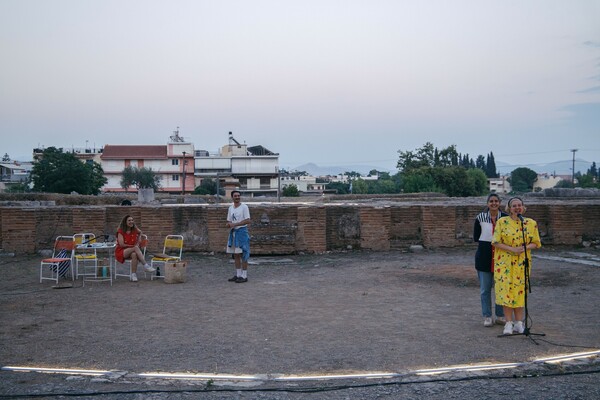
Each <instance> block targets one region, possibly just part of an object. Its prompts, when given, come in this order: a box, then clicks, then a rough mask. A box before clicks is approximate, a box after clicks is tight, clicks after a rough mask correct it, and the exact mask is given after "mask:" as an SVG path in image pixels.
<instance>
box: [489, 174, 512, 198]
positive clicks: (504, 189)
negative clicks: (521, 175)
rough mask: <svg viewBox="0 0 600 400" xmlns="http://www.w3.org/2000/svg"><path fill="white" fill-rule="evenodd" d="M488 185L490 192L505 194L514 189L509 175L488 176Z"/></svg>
mask: <svg viewBox="0 0 600 400" xmlns="http://www.w3.org/2000/svg"><path fill="white" fill-rule="evenodd" d="M488 187H489V189H490V193H498V194H503V193H510V192H511V191H512V187H511V186H510V182H509V181H508V176H501V177H498V178H488Z"/></svg>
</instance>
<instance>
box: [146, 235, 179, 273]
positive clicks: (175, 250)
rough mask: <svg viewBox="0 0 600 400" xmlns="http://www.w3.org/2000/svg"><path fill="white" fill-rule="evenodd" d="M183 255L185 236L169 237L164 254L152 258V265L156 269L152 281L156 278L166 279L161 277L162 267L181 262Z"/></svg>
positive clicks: (166, 240)
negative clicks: (169, 263)
mask: <svg viewBox="0 0 600 400" xmlns="http://www.w3.org/2000/svg"><path fill="white" fill-rule="evenodd" d="M182 253H183V236H182V235H167V237H165V244H164V246H163V252H162V254H157V255H155V256H154V257H152V260H151V261H150V265H151V266H152V267H154V268H156V273H154V274H152V275H151V276H150V280H152V279H154V278H164V275H160V266H161V265H162V266H163V267H164V265H165V263H167V262H171V261H181V255H182Z"/></svg>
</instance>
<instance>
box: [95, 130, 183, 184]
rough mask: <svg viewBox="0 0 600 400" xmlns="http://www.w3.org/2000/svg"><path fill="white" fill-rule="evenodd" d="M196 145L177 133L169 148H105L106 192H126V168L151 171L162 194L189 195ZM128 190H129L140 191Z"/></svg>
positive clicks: (111, 146) (168, 144)
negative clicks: (123, 178)
mask: <svg viewBox="0 0 600 400" xmlns="http://www.w3.org/2000/svg"><path fill="white" fill-rule="evenodd" d="M193 156H194V145H193V144H192V143H189V142H186V141H184V140H183V138H182V137H181V136H179V131H178V130H177V131H175V132H174V134H173V135H172V136H171V137H170V141H169V142H168V143H167V144H166V145H109V144H107V145H105V146H104V149H103V151H102V154H101V155H100V164H101V165H102V169H103V170H104V176H105V177H106V179H107V180H108V182H107V183H106V185H104V186H103V187H102V191H103V192H124V191H125V189H123V188H122V187H121V178H122V174H123V170H124V169H125V167H128V166H131V167H138V168H144V167H145V168H149V169H152V171H153V172H154V173H155V174H156V175H157V176H158V177H159V178H160V186H161V188H160V190H159V191H160V192H169V193H189V192H193V191H194V189H195V184H194V163H193ZM136 190H137V188H128V189H127V191H136Z"/></svg>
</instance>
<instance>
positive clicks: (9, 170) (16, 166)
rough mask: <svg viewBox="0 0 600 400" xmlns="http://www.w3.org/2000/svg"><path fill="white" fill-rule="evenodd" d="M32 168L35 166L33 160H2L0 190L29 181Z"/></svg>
mask: <svg viewBox="0 0 600 400" xmlns="http://www.w3.org/2000/svg"><path fill="white" fill-rule="evenodd" d="M31 168H33V163H31V162H21V161H2V162H0V191H4V190H6V189H8V188H9V187H11V186H14V185H18V184H22V183H25V182H27V181H28V179H29V175H30V174H31Z"/></svg>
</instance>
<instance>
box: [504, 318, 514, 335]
mask: <svg viewBox="0 0 600 400" xmlns="http://www.w3.org/2000/svg"><path fill="white" fill-rule="evenodd" d="M512 333H513V323H512V321H508V322H506V324H505V325H504V331H503V332H502V334H503V335H512Z"/></svg>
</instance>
